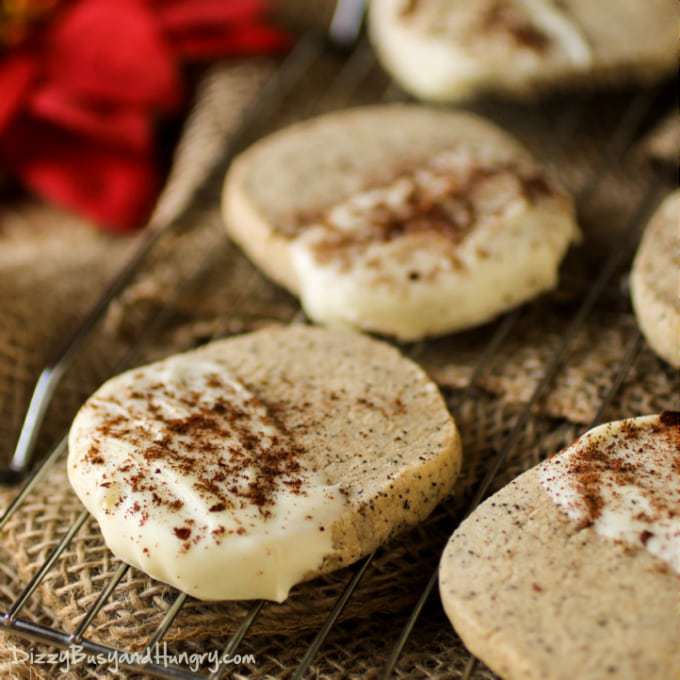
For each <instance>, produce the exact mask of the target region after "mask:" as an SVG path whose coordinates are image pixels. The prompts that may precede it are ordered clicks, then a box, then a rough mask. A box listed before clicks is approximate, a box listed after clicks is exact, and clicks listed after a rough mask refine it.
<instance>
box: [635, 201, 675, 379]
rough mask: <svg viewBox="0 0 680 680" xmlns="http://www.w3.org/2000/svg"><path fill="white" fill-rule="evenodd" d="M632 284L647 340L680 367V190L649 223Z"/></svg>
mask: <svg viewBox="0 0 680 680" xmlns="http://www.w3.org/2000/svg"><path fill="white" fill-rule="evenodd" d="M630 284H631V295H632V298H633V307H634V308H635V315H636V316H637V320H638V323H639V325H640V329H641V330H642V332H643V333H644V335H645V337H646V338H647V342H649V344H650V345H651V346H652V349H654V351H655V352H656V353H657V354H658V355H659V356H660V357H662V358H664V359H665V360H666V361H667V362H668V363H669V364H671V365H672V366H676V367H678V368H680V189H678V190H676V191H674V192H673V193H672V194H671V195H670V196H669V197H668V198H667V199H666V200H665V201H664V202H663V203H662V204H661V207H660V208H659V209H658V210H657V211H656V213H655V214H654V216H653V217H652V219H651V221H650V223H649V225H648V226H647V229H646V230H645V233H644V236H643V237H642V243H641V244H640V248H639V250H638V252H637V255H636V257H635V262H634V263H633V271H632V275H631V279H630Z"/></svg>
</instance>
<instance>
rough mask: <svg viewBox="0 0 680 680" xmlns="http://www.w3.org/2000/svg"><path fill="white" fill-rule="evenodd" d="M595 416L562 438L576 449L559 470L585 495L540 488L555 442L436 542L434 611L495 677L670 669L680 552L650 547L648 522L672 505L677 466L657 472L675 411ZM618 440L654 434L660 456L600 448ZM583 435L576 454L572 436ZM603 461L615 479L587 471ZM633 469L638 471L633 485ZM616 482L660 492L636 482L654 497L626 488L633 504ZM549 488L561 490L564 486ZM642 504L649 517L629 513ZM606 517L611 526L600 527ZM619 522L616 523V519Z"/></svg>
mask: <svg viewBox="0 0 680 680" xmlns="http://www.w3.org/2000/svg"><path fill="white" fill-rule="evenodd" d="M606 427H610V428H612V429H611V430H607V429H604V430H602V429H599V430H597V431H592V432H594V433H595V434H596V435H597V438H598V439H596V440H595V439H587V438H581V439H580V440H578V441H577V443H576V444H575V445H574V447H572V448H571V449H567V452H568V451H570V450H572V451H578V452H579V453H578V455H577V457H576V458H572V459H571V463H569V464H570V465H574V466H576V467H574V468H573V469H572V471H571V472H569V474H570V475H571V474H572V472H573V470H578V474H577V477H578V479H579V480H580V481H579V482H578V483H579V484H583V486H581V487H579V488H580V489H581V492H582V493H583V494H585V496H581V498H582V499H583V498H586V504H585V506H578V504H576V505H574V506H572V510H573V511H574V512H575V513H576V514H575V515H574V514H573V515H572V516H570V515H569V514H568V512H567V511H566V510H565V507H566V506H565V507H560V506H558V505H557V503H556V502H555V499H553V498H551V495H550V494H549V493H548V492H547V491H546V479H547V478H552V477H553V475H554V474H555V470H556V469H559V466H560V465H566V464H567V463H568V461H567V458H565V454H561V455H558V456H556V457H554V458H553V459H551V461H548V462H546V463H543V464H541V465H539V466H537V467H535V468H533V469H531V470H529V471H528V472H526V473H524V474H523V475H521V476H520V477H518V478H517V479H516V480H514V481H513V482H512V483H510V484H508V485H507V486H506V487H505V488H503V489H502V490H501V491H499V492H498V493H496V494H495V495H493V496H492V497H490V498H489V499H488V500H486V501H485V502H484V503H483V504H482V505H481V506H480V507H479V508H478V509H477V510H475V511H474V512H473V513H472V514H471V515H470V517H469V518H468V519H466V520H465V521H464V522H463V523H462V524H461V526H460V527H459V528H458V530H457V531H456V532H455V533H454V534H453V536H452V537H451V540H450V542H449V544H448V546H447V548H446V550H445V552H444V555H443V557H442V562H441V566H440V592H441V597H442V601H443V604H444V608H445V610H446V613H447V615H448V616H449V618H450V619H451V621H452V623H453V625H454V627H455V629H456V631H457V632H458V634H459V635H460V636H461V638H462V639H463V642H464V643H465V644H466V646H467V647H468V648H469V649H470V651H471V652H472V653H473V654H475V655H476V656H478V657H479V658H480V659H481V660H482V661H484V663H486V664H487V665H488V666H489V667H490V668H492V669H493V670H494V671H495V672H497V673H498V674H499V675H500V676H501V677H503V678H509V679H513V680H519V679H522V680H539V679H540V680H572V679H573V678H579V680H602V679H603V678H611V679H612V680H613V679H618V680H624V679H625V680H637V679H639V680H668V679H672V678H677V677H679V675H680V644H678V643H679V641H680V575H679V574H678V573H677V572H676V571H674V567H673V564H672V563H671V562H669V561H668V560H669V559H670V560H672V559H673V556H674V557H675V559H676V560H680V554H678V546H677V543H676V544H674V545H672V544H671V545H670V548H668V545H667V546H666V547H667V548H668V549H667V550H666V552H665V553H664V555H665V558H666V559H662V558H660V557H659V556H657V555H655V554H652V552H651V548H652V547H653V548H654V549H655V550H656V548H657V547H659V550H661V546H662V544H663V541H662V540H661V539H662V538H663V537H662V536H661V533H662V532H661V530H659V529H658V527H659V526H662V525H663V526H665V527H666V528H668V527H670V526H671V524H670V523H672V522H676V524H677V521H678V519H677V518H678V517H680V498H679V496H680V483H679V480H680V466H679V467H678V468H676V469H675V471H674V472H672V473H669V472H668V470H672V469H673V465H678V463H679V462H680V415H679V414H675V417H674V418H671V417H667V419H666V424H663V423H660V421H659V418H658V417H657V416H650V417H647V418H638V419H633V420H630V421H620V422H619V423H612V424H610V425H609V426H606ZM631 433H632V434H631ZM648 437H651V438H652V439H648ZM626 441H627V442H628V443H629V444H631V446H630V451H634V450H635V449H636V448H640V449H641V450H640V452H639V454H637V455H639V456H644V455H645V449H647V450H649V447H650V446H654V447H655V448H654V451H655V454H654V455H655V456H657V455H658V456H660V457H663V460H664V461H665V463H664V465H656V466H654V465H651V466H650V467H649V469H651V470H652V473H649V469H647V471H645V469H644V467H639V466H636V465H632V464H631V463H630V459H626V458H625V456H624V457H623V458H620V457H619V458H617V454H616V453H611V452H608V450H607V447H608V446H610V445H612V444H613V445H614V447H615V449H612V452H614V451H622V450H623V449H624V448H625V447H626V446H627V445H626V444H624V445H623V446H622V444H621V442H626ZM652 441H653V442H654V443H653V444H650V442H652ZM594 442H595V443H596V446H595V447H594V448H592V449H591V451H590V452H589V453H588V454H587V455H584V454H583V447H584V446H592V445H593V443H594ZM638 444H639V447H638ZM578 447H581V448H580V449H578ZM600 453H603V454H604V457H603V456H601V455H600ZM612 456H613V457H612ZM661 459H662V458H655V460H656V461H657V463H658V461H659V460H661ZM612 460H613V461H614V463H612V462H611V461H612ZM603 461H609V462H608V463H605V462H603ZM616 461H618V462H616ZM631 465H632V467H631ZM550 466H552V467H550ZM627 466H628V467H627ZM605 467H606V469H608V470H609V472H607V473H606V475H607V477H606V479H608V480H611V479H614V480H617V481H616V482H615V484H614V485H613V486H612V487H611V488H610V487H609V486H608V483H609V482H607V483H606V484H603V485H601V486H598V485H597V484H594V483H593V479H594V478H595V477H594V476H597V475H598V474H599V473H600V471H602V470H603V469H605ZM570 469H571V468H570ZM655 470H656V472H655ZM662 470H663V471H664V472H662ZM655 474H656V475H657V476H655ZM664 475H665V476H664ZM636 479H640V480H643V481H642V482H640V484H642V486H641V487H638V486H637V483H636V482H635V480H636ZM626 480H627V481H626ZM550 483H551V484H552V483H554V481H553V482H550ZM626 484H629V485H630V487H631V488H636V489H638V488H647V489H650V488H655V489H657V491H658V489H663V492H662V493H658V492H657V493H656V495H655V494H652V493H651V492H650V493H647V492H643V493H642V495H643V496H644V497H645V498H647V499H648V500H649V499H653V498H656V501H654V502H653V503H651V504H650V505H649V506H647V505H645V502H642V501H639V499H638V501H639V504H638V505H637V506H636V505H633V506H626V507H625V508H624V509H623V510H622V506H621V502H622V501H621V498H624V500H625V499H627V501H626V502H628V501H630V499H631V497H629V496H627V495H626V494H627V493H628V492H629V491H630V489H628V490H626V489H625V488H624V487H625V486H626ZM555 488H557V489H558V492H559V491H560V489H561V490H562V491H564V489H563V488H562V487H559V486H558V487H554V488H553V491H554V490H555ZM577 496H578V494H577ZM556 498H560V496H559V495H558V496H556ZM561 498H562V499H563V500H565V499H566V500H567V501H569V500H570V499H571V501H573V498H572V497H570V496H569V495H568V494H566V495H563V496H561ZM603 499H604V501H605V502H604V503H603V504H601V503H600V501H602V500H603ZM617 499H618V500H617ZM631 507H632V508H637V509H635V510H634V511H633V510H630V508H631ZM584 508H585V509H584ZM597 508H599V510H598V509H597ZM626 508H627V509H626ZM629 510H630V511H629ZM645 510H646V511H647V512H649V513H650V515H654V517H647V518H645V517H638V513H639V512H643V511H645ZM617 512H618V513H619V514H618V515H617ZM674 513H675V514H674ZM633 515H635V517H636V519H634V520H633V519H631V518H632V517H633ZM622 517H623V518H624V519H626V521H623V520H622ZM577 518H578V520H577ZM654 521H655V522H657V524H656V525H653V522H654ZM635 522H641V523H642V524H641V525H640V526H638V525H636V524H635ZM664 523H665V525H664ZM603 526H604V528H603ZM606 527H609V530H610V533H612V535H611V536H606V535H605V533H606V531H607V529H606ZM612 527H614V528H613V529H612ZM631 527H632V531H629V532H628V534H626V533H625V532H624V531H623V528H628V529H631ZM640 527H643V528H640ZM644 527H650V528H652V529H654V531H658V532H659V536H658V537H656V538H655V535H654V532H653V531H649V530H648V529H646V528H644ZM676 528H677V527H676ZM617 532H618V533H617ZM673 533H674V532H673V531H669V534H673ZM614 536H618V538H615V537H614ZM657 538H658V540H657ZM675 540H678V539H677V538H676V539H675ZM654 541H657V543H653V542H654ZM659 550H657V552H659ZM659 554H661V553H659ZM677 564H680V562H677V563H676V568H677Z"/></svg>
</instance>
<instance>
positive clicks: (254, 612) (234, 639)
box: [210, 600, 264, 680]
mask: <svg viewBox="0 0 680 680" xmlns="http://www.w3.org/2000/svg"><path fill="white" fill-rule="evenodd" d="M262 607H264V600H258V601H257V602H256V603H255V604H254V605H253V606H252V607H251V608H250V611H249V612H248V614H247V615H246V616H245V618H244V619H243V621H242V622H241V625H240V626H239V627H238V628H237V630H236V631H235V632H234V634H233V635H232V636H231V638H230V640H229V642H228V643H227V646H226V647H225V648H224V650H223V651H222V659H224V658H225V657H230V656H231V655H232V654H234V653H235V652H236V650H237V649H238V646H239V645H240V644H241V641H242V640H243V638H244V637H245V636H246V634H247V633H248V631H249V630H250V627H251V626H252V625H253V623H254V621H255V619H256V618H257V617H258V615H259V613H260V611H261V610H262ZM225 670H226V665H225V663H224V662H223V661H220V662H219V663H218V665H217V668H215V670H214V671H213V672H212V674H211V675H210V680H220V678H221V677H223V676H224V672H225Z"/></svg>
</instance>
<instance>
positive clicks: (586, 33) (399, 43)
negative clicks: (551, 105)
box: [369, 0, 680, 101]
mask: <svg viewBox="0 0 680 680" xmlns="http://www.w3.org/2000/svg"><path fill="white" fill-rule="evenodd" d="M679 18H680V14H679V12H678V4H677V2H676V0H645V1H644V2H640V1H639V0H597V1H596V2H593V0H559V2H558V0H475V1H474V2H464V1H462V0H372V1H371V4H370V23H369V26H370V34H371V37H372V41H373V44H374V46H375V48H376V50H377V52H378V55H379V57H380V59H381V61H382V63H383V64H384V65H385V67H386V68H387V69H388V70H389V71H390V73H391V74H392V75H393V76H394V77H395V78H396V79H397V81H399V83H401V85H402V86H403V87H404V88H405V89H406V90H407V91H409V92H411V93H412V94H414V95H416V96H417V97H421V98H423V99H427V100H434V101H451V100H455V99H460V98H463V97H468V96H470V95H472V94H475V93H477V92H480V91H500V92H505V93H509V94H514V95H520V96H524V95H526V94H528V93H530V92H532V91H534V90H537V89H545V88H548V87H554V86H555V85H559V84H565V83H569V84H575V83H579V84H581V83H582V84H586V83H587V84H589V85H591V84H592V83H598V82H603V81H607V82H610V81H613V82H621V81H631V80H653V79H655V78H658V77H659V76H663V75H665V74H670V73H672V72H673V71H674V69H675V68H676V60H677V27H678V19H679Z"/></svg>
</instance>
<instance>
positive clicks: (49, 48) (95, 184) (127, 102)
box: [0, 0, 288, 230]
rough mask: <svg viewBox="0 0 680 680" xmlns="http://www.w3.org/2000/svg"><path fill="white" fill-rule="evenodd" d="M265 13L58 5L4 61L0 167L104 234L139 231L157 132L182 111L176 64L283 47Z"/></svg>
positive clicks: (140, 2) (150, 187)
mask: <svg viewBox="0 0 680 680" xmlns="http://www.w3.org/2000/svg"><path fill="white" fill-rule="evenodd" d="M45 1H46V0H24V4H28V5H30V4H31V3H33V4H38V3H40V2H43V3H45ZM264 9H265V8H264V6H263V0H70V1H69V2H62V3H61V4H59V5H58V7H57V10H56V11H55V13H54V15H53V18H52V20H51V21H50V22H49V23H47V24H46V25H44V26H42V27H41V28H40V30H38V31H36V30H33V31H32V32H31V33H30V34H29V36H28V38H27V39H25V40H23V41H22V42H20V43H19V44H18V45H16V46H14V47H13V49H12V50H11V51H7V52H5V53H4V56H3V53H2V52H1V51H0V93H2V95H1V96H0V164H1V165H4V166H5V167H6V168H7V169H9V170H10V172H12V173H13V174H15V175H16V176H17V177H18V178H19V179H20V180H21V181H22V182H23V183H24V184H25V185H26V186H27V187H29V188H30V189H31V190H33V191H35V192H36V193H38V194H40V195H42V196H44V197H46V198H48V199H49V200H52V201H54V202H55V203H59V204H61V205H63V206H66V207H68V208H71V209H73V210H75V211H77V212H80V213H83V214H85V215H87V216H89V217H92V218H94V219H95V220H96V221H97V222H99V223H101V224H104V225H106V226H109V227H111V228H114V229H119V230H123V229H129V228H132V227H134V226H136V225H138V224H139V223H141V221H142V220H143V219H144V218H145V217H146V216H147V215H148V213H149V210H150V208H151V205H152V203H153V200H154V198H155V196H156V193H157V191H158V187H159V182H160V180H159V172H158V168H157V167H156V164H155V161H154V148H153V131H154V122H155V120H156V119H157V117H158V116H159V115H162V114H168V113H171V112H175V111H177V109H178V107H179V106H180V104H181V102H182V100H183V88H182V78H181V68H180V67H181V64H182V62H184V61H188V60H197V59H210V58H214V57H219V56H225V55H234V54H249V53H257V52H270V51H275V50H280V49H283V48H285V47H286V46H287V45H288V37H287V36H286V35H285V34H283V33H282V32H280V31H279V30H277V29H275V28H272V27H270V26H269V25H267V24H266V23H264V20H263V16H264ZM2 20H3V17H2V15H1V14H0V28H2ZM2 37H3V33H2V32H1V31H0V39H2ZM0 49H1V45H0Z"/></svg>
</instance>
